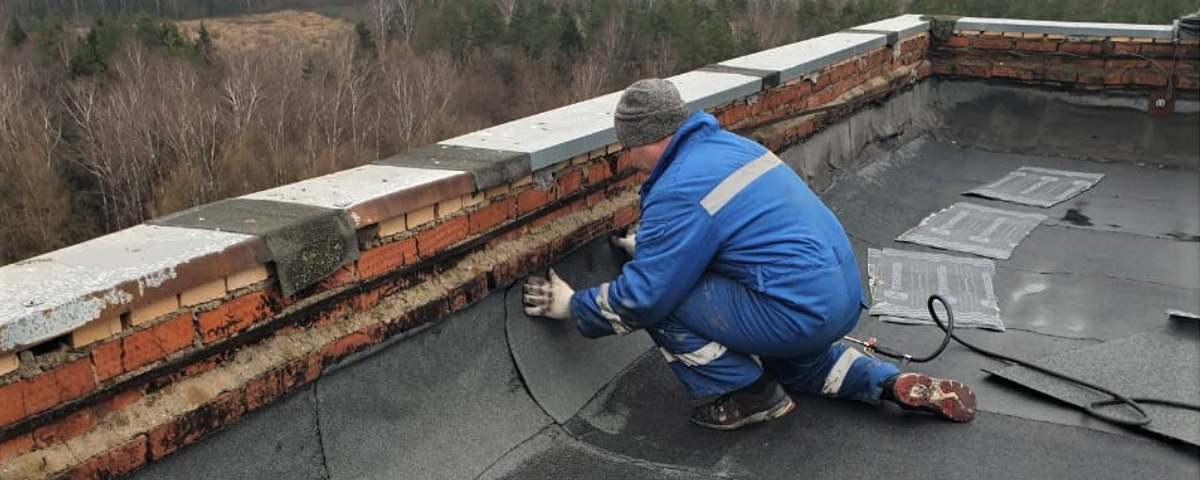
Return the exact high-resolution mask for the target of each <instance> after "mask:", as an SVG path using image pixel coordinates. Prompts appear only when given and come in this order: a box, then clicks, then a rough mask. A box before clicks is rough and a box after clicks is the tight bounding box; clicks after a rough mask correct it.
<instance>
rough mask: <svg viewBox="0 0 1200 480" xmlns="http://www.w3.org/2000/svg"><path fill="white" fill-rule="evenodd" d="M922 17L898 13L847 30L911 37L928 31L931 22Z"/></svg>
mask: <svg viewBox="0 0 1200 480" xmlns="http://www.w3.org/2000/svg"><path fill="white" fill-rule="evenodd" d="M922 18H923V17H922V16H921V15H914V14H908V15H900V16H898V17H892V18H888V19H884V20H880V21H878V22H871V23H868V24H865V25H859V26H857V27H854V28H851V29H849V30H847V31H849V32H864V33H872V32H894V33H896V34H897V35H899V36H900V38H904V37H911V36H913V35H916V34H918V33H921V32H928V31H929V29H930V24H931V22H930V21H929V20H923V19H922Z"/></svg>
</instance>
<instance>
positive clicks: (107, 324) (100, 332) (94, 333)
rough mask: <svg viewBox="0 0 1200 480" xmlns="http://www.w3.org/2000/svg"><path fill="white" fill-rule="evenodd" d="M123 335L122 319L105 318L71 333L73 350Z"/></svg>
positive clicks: (114, 317) (116, 317)
mask: <svg viewBox="0 0 1200 480" xmlns="http://www.w3.org/2000/svg"><path fill="white" fill-rule="evenodd" d="M120 333H121V317H118V316H115V315H114V316H111V317H103V318H100V319H98V320H93V321H91V322H88V323H87V324H86V325H84V326H82V327H79V328H76V329H75V330H74V331H72V332H71V348H79V347H83V346H86V345H91V344H93V343H96V342H98V341H100V340H104V339H106V338H109V337H114V336H116V335H118V334H120Z"/></svg>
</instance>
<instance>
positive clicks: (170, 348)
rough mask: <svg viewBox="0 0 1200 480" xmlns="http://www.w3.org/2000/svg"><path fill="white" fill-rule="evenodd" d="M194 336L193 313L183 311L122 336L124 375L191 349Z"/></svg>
mask: <svg viewBox="0 0 1200 480" xmlns="http://www.w3.org/2000/svg"><path fill="white" fill-rule="evenodd" d="M195 336H196V329H195V327H193V326H192V312H185V313H183V314H180V315H178V316H176V317H175V318H172V319H170V320H167V321H165V322H162V323H160V324H158V325H154V326H152V327H150V328H147V329H145V330H142V331H140V332H135V333H133V334H132V335H129V336H127V337H125V339H124V340H122V342H121V346H122V348H123V349H124V350H125V356H124V359H123V361H122V365H123V366H124V368H125V371H126V372H129V371H133V370H137V369H138V368H141V367H142V366H145V365H149V364H151V363H154V362H157V361H159V360H162V359H163V358H166V357H167V356H169V355H171V354H172V353H175V352H178V351H180V350H183V349H184V348H187V347H189V346H191V345H192V340H193V339H194V338H195Z"/></svg>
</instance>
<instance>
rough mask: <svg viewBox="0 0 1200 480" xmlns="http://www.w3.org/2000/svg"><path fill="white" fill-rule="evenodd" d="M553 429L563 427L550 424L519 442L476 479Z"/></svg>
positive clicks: (477, 479) (476, 477)
mask: <svg viewBox="0 0 1200 480" xmlns="http://www.w3.org/2000/svg"><path fill="white" fill-rule="evenodd" d="M547 416H549V415H548V414H547ZM552 428H557V429H560V430H561V429H562V427H561V426H560V425H559V424H557V423H554V422H550V423H549V424H547V425H546V426H544V427H542V428H541V429H540V430H538V431H537V432H534V434H533V435H530V436H529V437H527V438H526V439H524V440H521V441H520V442H517V444H516V445H513V446H512V448H509V449H508V450H506V451H505V452H504V453H501V454H500V456H498V457H496V459H495V460H492V463H489V464H488V465H487V466H486V467H484V468H483V470H482V471H480V472H479V474H478V475H475V477H474V479H475V480H479V479H480V478H483V476H484V475H487V474H488V473H490V472H491V471H492V469H493V468H495V467H496V464H498V463H500V461H501V460H504V458H505V457H508V456H509V454H511V453H513V452H515V451H517V450H518V449H520V448H521V447H524V446H525V445H528V444H529V442H530V441H532V440H533V439H535V438H537V437H538V436H539V435H541V434H543V433H546V431H547V430H550V429H552Z"/></svg>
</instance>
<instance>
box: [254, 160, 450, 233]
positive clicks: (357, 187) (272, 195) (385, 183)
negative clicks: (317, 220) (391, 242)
mask: <svg viewBox="0 0 1200 480" xmlns="http://www.w3.org/2000/svg"><path fill="white" fill-rule="evenodd" d="M429 162H430V163H431V164H432V163H436V162H435V161H433V160H429ZM462 173H463V172H461V171H457V170H443V169H426V168H412V167H392V166H387V165H364V166H361V167H356V168H352V169H349V170H342V171H340V172H336V173H331V174H328V175H322V176H320V177H316V178H310V179H308V180H304V181H301V182H296V183H290V184H287V185H283V186H280V187H276V188H272V189H270V190H263V191H261V192H255V193H251V194H249V195H245V196H243V197H241V198H245V199H251V200H274V201H279V202H288V203H298V204H302V205H311V206H315V207H324V208H330V209H335V210H346V209H349V208H353V207H354V206H355V205H358V204H360V203H363V202H367V201H370V200H374V199H377V198H380V197H384V196H387V195H388V194H392V193H395V192H399V191H401V190H404V189H408V188H414V187H417V186H420V185H424V184H427V183H431V182H435V181H438V180H441V179H444V178H448V177H453V176H455V175H461V174H462ZM351 217H354V218H353V219H354V223H355V227H361V226H362V225H361V224H360V223H359V218H357V216H356V215H351Z"/></svg>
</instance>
